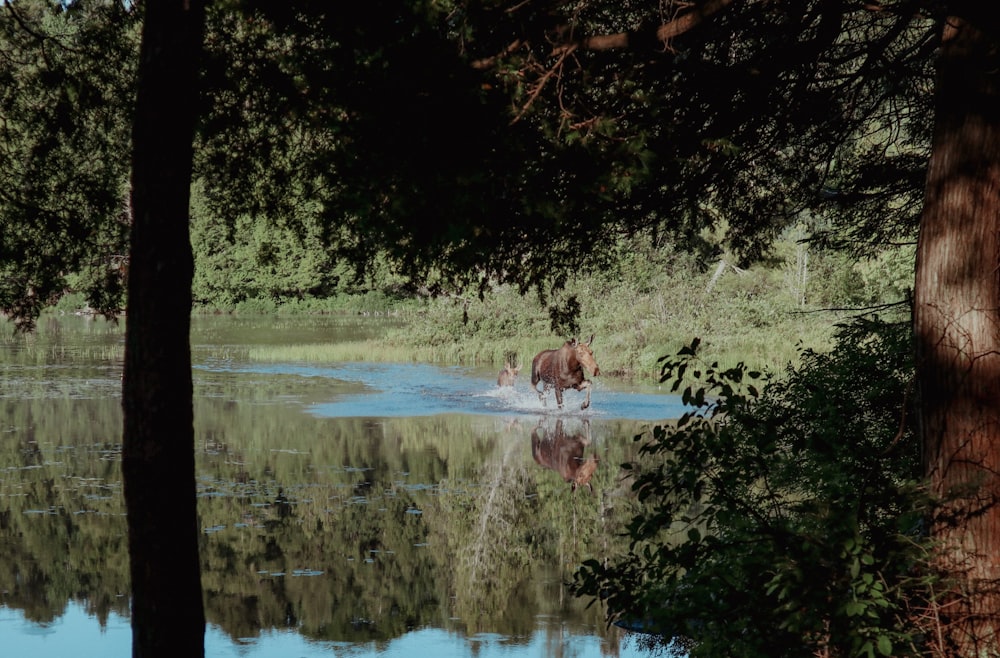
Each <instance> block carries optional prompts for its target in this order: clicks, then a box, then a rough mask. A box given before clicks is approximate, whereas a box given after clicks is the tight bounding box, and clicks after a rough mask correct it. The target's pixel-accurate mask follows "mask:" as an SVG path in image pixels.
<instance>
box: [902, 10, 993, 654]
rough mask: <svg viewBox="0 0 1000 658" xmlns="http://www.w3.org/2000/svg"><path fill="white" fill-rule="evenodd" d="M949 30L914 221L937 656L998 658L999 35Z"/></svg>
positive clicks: (976, 28) (965, 27) (973, 26)
mask: <svg viewBox="0 0 1000 658" xmlns="http://www.w3.org/2000/svg"><path fill="white" fill-rule="evenodd" d="M981 28H982V26H981V25H978V24H977V23H976V22H975V21H970V20H962V19H959V18H951V19H949V20H948V21H946V24H945V27H944V32H943V41H942V47H941V52H940V59H939V62H938V71H937V76H938V78H937V86H936V88H935V109H936V117H935V129H934V130H935V132H934V138H933V147H932V148H933V150H932V156H931V160H930V165H929V170H928V178H927V191H926V197H925V205H924V210H923V215H922V217H921V227H920V239H919V244H918V249H917V267H916V280H915V290H914V302H915V307H914V329H915V334H916V340H917V369H918V370H917V377H918V383H919V388H920V405H921V424H922V427H921V431H922V436H923V445H924V453H925V454H924V458H925V465H926V472H927V475H928V478H929V483H930V486H931V493H932V494H933V495H935V496H936V497H937V498H938V500H939V501H940V502H941V503H942V504H941V506H940V507H939V508H938V509H937V512H936V514H935V516H934V519H933V523H932V533H933V535H934V538H935V540H936V542H937V553H936V566H937V567H938V568H939V569H940V570H941V573H943V574H944V575H945V576H947V577H948V578H947V581H946V582H945V583H943V585H942V586H943V587H944V589H945V591H946V595H945V596H944V597H943V598H942V599H940V600H939V601H937V602H936V605H935V606H934V612H935V615H936V618H937V620H938V623H937V625H936V628H935V629H934V633H933V637H934V638H935V640H934V642H935V643H936V644H938V646H937V647H936V648H937V655H947V656H963V657H972V656H985V655H997V652H998V651H1000V636H998V629H1000V595H998V576H1000V505H998V501H1000V308H998V306H1000V236H998V231H1000V69H998V67H1000V60H998V57H997V55H998V48H997V46H998V42H997V39H996V33H995V32H990V31H987V30H983V29H981Z"/></svg>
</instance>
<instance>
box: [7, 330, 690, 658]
mask: <svg viewBox="0 0 1000 658" xmlns="http://www.w3.org/2000/svg"><path fill="white" fill-rule="evenodd" d="M377 331H379V327H378V326H377V325H373V324H366V323H359V322H358V321H357V320H356V319H354V318H346V319H345V318H338V317H327V318H311V319H303V320H299V321H295V322H289V321H288V320H283V321H280V322H279V321H275V320H273V319H268V318H229V317H214V318H196V319H195V321H194V324H193V329H192V341H193V345H192V353H193V355H194V373H193V376H194V383H195V414H196V427H195V430H196V446H195V447H196V451H197V452H196V454H197V464H198V487H199V490H198V495H199V514H200V517H201V523H202V528H203V541H202V553H203V569H202V580H203V585H204V589H205V596H206V614H207V616H208V620H209V629H208V634H207V636H206V653H207V655H209V656H247V657H261V658H264V657H268V658H269V657H271V656H274V657H277V656H282V657H284V656H304V657H307V658H312V657H313V656H317V657H318V656H330V655H350V656H396V655H400V656H401V655H407V656H421V655H428V656H430V655H433V656H435V658H446V657H448V656H456V657H457V656H480V657H484V658H490V657H492V656H546V655H555V654H561V655H573V656H591V655H593V656H603V655H626V656H628V655H636V654H638V653H639V651H638V649H636V648H635V646H634V644H633V642H632V641H631V640H630V638H629V637H628V635H627V634H625V633H624V632H623V631H620V630H618V629H615V628H611V629H609V628H607V627H606V625H605V623H604V620H603V618H602V615H601V613H600V610H599V609H598V606H591V607H589V608H588V605H587V604H588V603H589V602H588V601H585V600H580V599H576V598H574V597H573V596H572V595H571V594H569V593H568V591H567V588H566V587H565V583H566V582H568V581H570V580H572V577H573V573H574V571H575V570H576V568H577V565H579V564H580V563H581V562H582V561H583V560H585V559H588V558H590V557H600V556H601V555H604V554H607V553H609V552H613V551H615V550H619V548H620V547H618V546H617V544H616V542H617V539H616V537H617V535H618V534H619V533H620V531H621V529H622V527H623V525H622V524H623V523H624V522H625V521H626V520H627V518H628V515H629V513H630V511H631V510H632V509H634V508H633V507H632V506H633V504H634V503H633V501H632V500H631V497H630V495H629V490H628V481H627V479H625V477H624V472H623V471H621V470H620V469H619V468H618V465H619V464H621V463H624V462H626V461H628V460H630V459H631V458H632V456H634V454H635V450H636V444H635V442H634V441H633V440H632V437H633V436H635V435H636V434H639V433H642V432H645V431H648V429H649V428H650V427H651V426H652V425H653V424H655V422H656V421H659V420H663V419H669V418H673V417H676V416H677V415H679V413H680V410H681V407H680V405H679V399H678V398H677V397H675V396H668V395H660V394H655V393H650V392H649V391H639V390H631V389H629V388H628V387H627V386H624V385H622V384H619V383H615V382H610V381H608V380H602V379H600V378H598V379H595V386H594V390H593V393H592V405H591V407H590V408H589V409H587V410H581V409H580V408H579V406H580V404H581V403H582V401H583V395H584V394H582V393H578V392H576V391H568V392H567V393H566V400H565V409H562V410H559V409H557V408H555V402H554V400H553V399H552V397H551V393H550V394H549V396H550V397H549V399H548V401H547V404H544V405H543V403H542V402H541V401H540V400H539V399H538V396H537V394H535V393H533V392H532V391H531V390H530V384H529V383H528V382H527V381H525V379H524V378H520V379H519V380H518V382H517V385H516V386H515V387H514V388H513V389H499V388H497V387H496V384H495V377H496V373H495V372H493V371H492V370H488V371H487V370H483V369H472V368H461V367H449V366H435V365H424V364H376V363H329V364H308V365H306V364H301V363H277V364H271V363H267V364H262V363H255V362H252V361H250V360H249V359H248V358H246V357H244V356H234V355H243V354H247V353H248V350H247V349H246V348H247V347H248V346H250V345H253V344H279V345H280V344H288V343H289V342H301V343H304V344H308V343H313V342H317V341H319V340H327V341H330V340H337V339H338V337H350V338H356V337H359V336H363V335H365V333H366V332H377ZM121 342H122V337H121V328H120V327H114V326H109V325H107V324H105V323H101V322H93V321H87V320H82V319H79V318H64V319H61V320H60V319H55V320H49V321H48V322H47V323H45V324H43V326H42V330H41V331H40V333H39V335H38V336H36V337H33V338H31V339H23V338H18V337H15V338H8V339H7V340H6V341H5V342H4V343H3V344H2V346H0V350H2V351H0V553H2V554H3V555H4V557H5V559H4V561H3V564H2V565H0V646H3V647H4V651H3V655H30V656H35V657H37V658H42V657H46V656H64V655H65V656H69V655H72V656H101V657H104V656H110V657H115V656H121V657H122V658H124V657H125V656H128V655H129V652H130V649H129V644H130V630H129V627H128V599H127V594H128V579H127V547H126V542H125V537H124V517H123V505H122V500H121V479H120V474H119V460H120V431H121V429H120V427H121V415H120V389H119V387H120V382H119V374H120V366H121ZM598 358H599V354H598ZM556 444H558V445H559V446H561V447H562V448H563V449H564V450H563V452H565V449H566V447H567V446H569V448H570V450H569V452H571V453H573V454H577V455H579V458H580V459H584V458H593V459H594V460H595V462H594V463H596V464H597V466H596V470H595V471H594V472H593V475H592V478H591V479H590V480H589V481H588V482H587V483H586V484H587V485H589V486H582V487H581V488H578V489H577V490H576V491H574V490H573V488H572V487H571V486H570V484H569V483H568V482H567V481H566V470H565V469H566V467H567V460H566V458H565V457H562V458H560V457H557V455H559V454H562V453H561V452H560V451H558V450H547V449H546V446H548V447H551V446H554V445H556ZM573 451H575V452H573ZM569 463H570V465H571V466H572V465H574V464H578V463H579V462H578V461H574V459H570V460H569Z"/></svg>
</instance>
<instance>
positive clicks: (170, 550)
mask: <svg viewBox="0 0 1000 658" xmlns="http://www.w3.org/2000/svg"><path fill="white" fill-rule="evenodd" d="M142 7H143V10H144V12H145V17H144V18H145V22H144V28H143V38H142V48H141V54H140V57H141V59H140V65H139V83H138V97H137V106H136V116H135V121H134V126H133V160H132V213H133V224H132V230H131V248H130V254H129V275H128V308H127V312H126V329H125V368H124V376H123V379H124V386H123V394H122V400H123V402H122V405H123V411H124V421H125V423H124V437H123V446H122V469H123V479H124V488H125V504H126V511H127V515H128V534H129V558H130V573H131V581H132V655H133V656H134V657H136V658H139V657H141V658H150V657H160V656H162V657H164V658H166V657H167V656H169V657H171V658H176V657H178V656H184V657H185V658H191V657H199V656H203V655H204V635H205V613H204V604H203V600H202V590H201V578H200V572H199V557H198V541H199V537H200V532H199V527H198V521H197V505H196V489H195V472H194V412H193V400H192V395H193V390H192V389H193V387H192V381H191V349H190V322H191V280H192V276H193V268H194V266H193V262H194V261H193V255H192V250H191V243H190V238H189V235H188V218H189V210H188V206H189V201H190V188H191V167H192V140H193V133H194V122H195V118H196V107H197V103H196V97H197V94H196V82H197V71H198V66H199V63H200V61H201V60H200V52H201V47H202V35H203V31H204V6H203V3H202V2H200V1H199V0H147V1H146V2H143V3H142Z"/></svg>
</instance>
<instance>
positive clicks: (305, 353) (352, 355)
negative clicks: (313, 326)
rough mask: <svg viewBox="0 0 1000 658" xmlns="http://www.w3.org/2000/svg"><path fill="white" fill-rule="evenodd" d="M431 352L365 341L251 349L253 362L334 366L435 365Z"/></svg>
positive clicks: (262, 346)
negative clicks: (346, 363) (348, 363)
mask: <svg viewBox="0 0 1000 658" xmlns="http://www.w3.org/2000/svg"><path fill="white" fill-rule="evenodd" d="M433 356H434V353H433V350H432V349H430V348H420V347H413V346H411V345H406V346H395V345H391V344H387V343H386V342H384V341H377V340H362V341H345V342H338V343H309V344H304V345H260V346H255V347H251V348H250V350H249V353H248V354H247V357H248V358H249V359H250V360H251V361H264V362H270V363H275V362H295V361H298V362H304V363H331V362H338V361H378V362H406V361H433V360H435V359H434V358H433Z"/></svg>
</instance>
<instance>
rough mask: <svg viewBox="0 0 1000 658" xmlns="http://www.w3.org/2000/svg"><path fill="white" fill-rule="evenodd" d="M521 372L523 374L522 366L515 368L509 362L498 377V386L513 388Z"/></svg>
mask: <svg viewBox="0 0 1000 658" xmlns="http://www.w3.org/2000/svg"><path fill="white" fill-rule="evenodd" d="M519 372H521V366H515V365H514V364H513V363H510V362H508V363H507V365H505V366H504V367H503V370H501V371H500V374H499V375H498V376H497V386H513V385H514V382H515V381H516V380H517V373H519Z"/></svg>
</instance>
